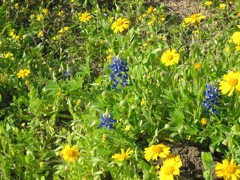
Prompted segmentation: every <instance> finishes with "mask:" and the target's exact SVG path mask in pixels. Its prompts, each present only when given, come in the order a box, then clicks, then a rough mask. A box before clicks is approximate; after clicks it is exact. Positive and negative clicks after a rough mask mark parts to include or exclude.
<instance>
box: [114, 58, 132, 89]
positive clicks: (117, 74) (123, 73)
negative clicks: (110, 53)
mask: <svg viewBox="0 0 240 180" xmlns="http://www.w3.org/2000/svg"><path fill="white" fill-rule="evenodd" d="M110 70H111V71H112V74H110V79H111V81H113V84H112V89H115V88H116V87H117V85H118V84H120V85H121V86H122V87H124V86H128V85H129V84H128V74H127V73H128V69H127V63H126V62H124V60H123V59H118V58H117V57H114V58H112V64H111V65H110Z"/></svg>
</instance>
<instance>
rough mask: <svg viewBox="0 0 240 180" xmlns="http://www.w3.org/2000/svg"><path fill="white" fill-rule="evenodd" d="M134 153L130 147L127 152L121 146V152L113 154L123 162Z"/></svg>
mask: <svg viewBox="0 0 240 180" xmlns="http://www.w3.org/2000/svg"><path fill="white" fill-rule="evenodd" d="M132 153H133V150H131V149H130V148H128V149H127V151H126V152H125V150H124V149H123V148H121V154H114V155H113V156H112V159H114V160H115V161H116V162H121V161H124V160H125V159H128V158H129V157H130V155H131V154H132Z"/></svg>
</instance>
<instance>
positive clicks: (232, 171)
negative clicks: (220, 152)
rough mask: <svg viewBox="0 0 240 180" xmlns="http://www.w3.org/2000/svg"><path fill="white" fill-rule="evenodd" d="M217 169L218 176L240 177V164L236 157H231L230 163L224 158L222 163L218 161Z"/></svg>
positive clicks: (225, 177) (234, 178)
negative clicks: (239, 164)
mask: <svg viewBox="0 0 240 180" xmlns="http://www.w3.org/2000/svg"><path fill="white" fill-rule="evenodd" d="M215 171H216V172H215V173H216V175H217V177H219V178H221V177H223V178H224V180H238V179H240V166H238V165H237V164H236V162H235V161H234V159H231V161H230V163H229V161H228V160H227V159H224V160H222V164H221V163H219V162H217V164H216V166H215Z"/></svg>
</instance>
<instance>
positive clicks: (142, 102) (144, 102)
mask: <svg viewBox="0 0 240 180" xmlns="http://www.w3.org/2000/svg"><path fill="white" fill-rule="evenodd" d="M144 105H146V99H144V98H142V100H141V106H144Z"/></svg>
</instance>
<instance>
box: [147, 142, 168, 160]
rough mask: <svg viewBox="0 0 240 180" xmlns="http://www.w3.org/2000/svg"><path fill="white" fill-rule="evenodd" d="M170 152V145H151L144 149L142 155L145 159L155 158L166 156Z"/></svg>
mask: <svg viewBox="0 0 240 180" xmlns="http://www.w3.org/2000/svg"><path fill="white" fill-rule="evenodd" d="M169 154H170V147H168V146H166V145H164V144H158V145H152V146H150V147H148V148H145V149H144V157H145V159H146V160H147V161H150V160H157V158H158V157H160V158H166V157H167V156H168V155H169Z"/></svg>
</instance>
